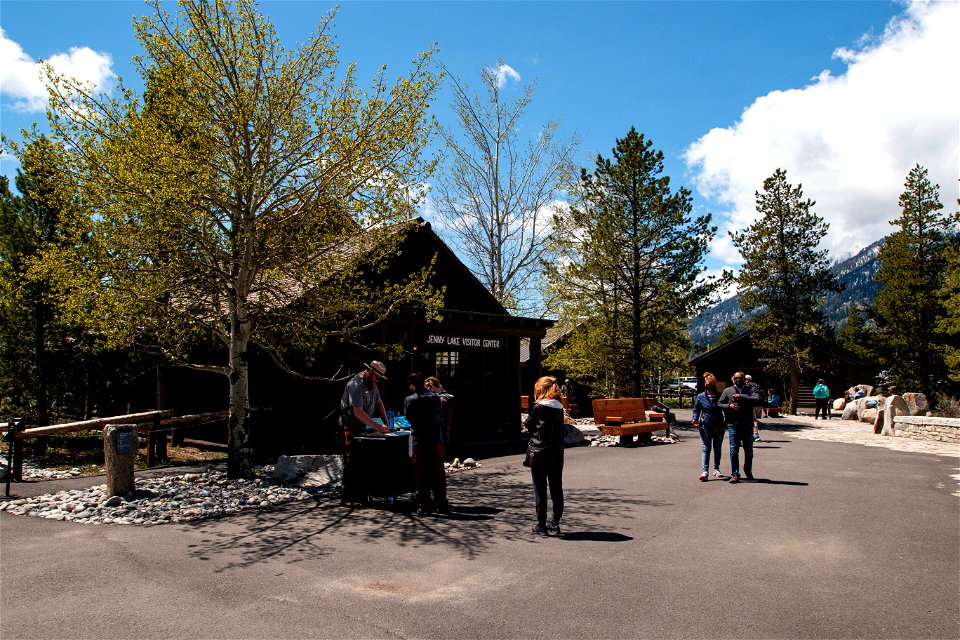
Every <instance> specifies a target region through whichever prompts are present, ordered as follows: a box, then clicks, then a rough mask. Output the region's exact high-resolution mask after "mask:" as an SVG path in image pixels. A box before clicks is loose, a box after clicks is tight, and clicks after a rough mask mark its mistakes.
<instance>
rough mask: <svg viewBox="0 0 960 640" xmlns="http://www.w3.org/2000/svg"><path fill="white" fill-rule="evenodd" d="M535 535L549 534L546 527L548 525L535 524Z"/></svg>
mask: <svg viewBox="0 0 960 640" xmlns="http://www.w3.org/2000/svg"><path fill="white" fill-rule="evenodd" d="M533 535H535V536H545V535H547V529H546V527H544V526H542V525H539V524H538V525H537V526H535V527H534V528H533Z"/></svg>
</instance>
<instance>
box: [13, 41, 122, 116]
mask: <svg viewBox="0 0 960 640" xmlns="http://www.w3.org/2000/svg"><path fill="white" fill-rule="evenodd" d="M47 62H49V63H50V65H51V66H52V67H53V68H54V70H55V71H56V72H57V73H59V74H60V75H64V76H69V77H71V78H74V79H76V80H79V81H80V82H82V83H88V84H92V85H94V86H97V87H103V86H104V85H107V84H109V82H110V81H111V80H112V79H113V78H114V77H115V75H114V73H113V70H112V69H111V65H112V64H113V60H112V59H111V57H110V55H109V54H106V53H99V52H96V51H94V50H92V49H90V48H89V47H71V48H70V50H69V51H67V52H66V53H56V54H53V55H51V56H50V57H49V58H47ZM0 92H2V93H3V94H4V95H6V96H8V97H9V98H11V99H12V101H13V107H14V108H15V109H18V110H22V111H42V110H43V109H44V108H45V107H46V105H47V90H46V87H45V84H44V79H43V72H42V69H41V65H40V63H39V62H37V61H35V60H34V59H33V58H31V57H30V56H29V55H28V54H27V53H26V52H25V51H24V50H23V47H21V46H20V44H19V43H18V42H16V41H14V40H11V39H10V38H8V37H7V34H6V33H5V32H4V31H3V29H0Z"/></svg>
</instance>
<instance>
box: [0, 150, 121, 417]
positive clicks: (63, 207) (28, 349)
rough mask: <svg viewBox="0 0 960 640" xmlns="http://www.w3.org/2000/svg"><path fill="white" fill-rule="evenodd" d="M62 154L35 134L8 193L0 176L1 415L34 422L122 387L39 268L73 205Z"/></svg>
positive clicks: (86, 409) (74, 410) (102, 400)
mask: <svg viewBox="0 0 960 640" xmlns="http://www.w3.org/2000/svg"><path fill="white" fill-rule="evenodd" d="M67 155H68V154H67V152H66V150H64V149H63V148H61V147H59V146H58V145H56V144H54V143H53V142H51V141H50V140H49V139H47V138H45V137H43V136H36V137H35V138H34V140H33V142H32V143H30V144H28V145H25V146H24V147H23V148H22V149H21V153H20V163H21V165H20V169H18V171H17V175H16V178H15V184H16V188H17V191H18V192H19V195H18V196H14V195H13V194H12V193H11V191H10V188H9V183H8V181H7V179H6V178H5V177H4V178H2V179H0V398H2V399H3V406H4V413H5V416H3V417H12V416H18V417H23V418H25V419H26V420H27V422H28V423H29V424H31V425H32V426H37V425H41V426H42V425H47V424H52V423H55V422H58V421H63V420H71V419H80V418H83V417H86V416H87V415H88V414H89V413H90V412H91V411H92V410H93V409H94V407H96V406H100V407H101V408H105V407H104V405H107V406H109V404H110V402H111V401H112V400H113V399H114V398H113V394H112V392H113V391H115V390H117V389H118V388H122V386H123V384H124V382H125V379H126V377H127V375H128V371H127V368H125V367H105V366H103V365H105V364H106V361H107V360H108V359H109V358H110V354H108V353H107V352H105V351H103V350H102V349H101V348H100V346H101V345H100V344H99V343H98V341H97V340H96V339H95V336H93V335H91V334H90V333H89V332H87V331H85V329H84V327H83V326H81V325H78V324H75V323H71V322H69V321H68V320H67V319H66V318H65V317H64V314H63V313H62V310H61V307H60V304H59V300H60V297H59V295H58V293H59V290H58V288H57V287H58V283H57V282H56V281H55V280H52V279H51V278H50V277H49V276H48V275H47V274H46V272H45V270H44V269H42V268H41V267H42V266H43V265H42V258H43V256H44V255H45V254H46V253H48V252H50V251H58V250H62V249H63V248H65V247H66V246H69V245H67V244H66V238H67V237H69V236H70V233H71V230H70V228H69V225H70V221H71V220H72V218H73V215H74V212H75V210H76V209H77V207H78V206H79V191H78V189H77V184H76V182H75V181H74V180H73V179H72V177H71V176H70V175H69V173H67V172H66V171H65V170H64V169H65V167H66V166H67Z"/></svg>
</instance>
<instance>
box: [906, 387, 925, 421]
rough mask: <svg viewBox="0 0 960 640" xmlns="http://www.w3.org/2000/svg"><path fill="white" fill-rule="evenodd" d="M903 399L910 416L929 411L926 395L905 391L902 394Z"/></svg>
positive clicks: (922, 414) (923, 414) (921, 414)
mask: <svg viewBox="0 0 960 640" xmlns="http://www.w3.org/2000/svg"><path fill="white" fill-rule="evenodd" d="M903 401H904V402H906V403H907V408H908V409H909V411H910V414H909V415H911V416H925V415H927V412H928V411H930V403H929V402H928V401H927V396H925V395H923V394H922V393H913V392H907V393H905V394H903Z"/></svg>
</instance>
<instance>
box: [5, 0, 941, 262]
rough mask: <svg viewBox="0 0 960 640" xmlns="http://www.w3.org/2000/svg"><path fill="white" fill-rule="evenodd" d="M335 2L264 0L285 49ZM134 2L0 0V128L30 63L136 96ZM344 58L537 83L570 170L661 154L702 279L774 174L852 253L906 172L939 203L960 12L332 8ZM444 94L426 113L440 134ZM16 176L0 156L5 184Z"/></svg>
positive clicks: (713, 5) (879, 7) (363, 72)
mask: <svg viewBox="0 0 960 640" xmlns="http://www.w3.org/2000/svg"><path fill="white" fill-rule="evenodd" d="M332 6H333V5H332V3H323V2H307V1H302V2H294V1H286V2H279V1H268V2H263V3H261V9H262V10H263V11H264V12H265V13H266V14H267V15H269V16H270V17H271V18H272V19H273V21H274V22H275V24H276V25H277V27H278V30H279V31H280V34H281V36H282V37H283V38H284V40H285V41H286V42H287V43H289V44H291V45H292V44H293V43H294V41H296V40H303V39H304V38H305V37H306V36H307V34H308V33H309V31H310V30H311V29H312V28H313V27H314V26H315V25H316V24H317V23H318V21H319V16H320V15H321V14H323V13H324V12H326V11H328V10H329V9H330V8H331V7H332ZM146 9H147V8H146V6H145V5H143V4H142V3H140V2H128V1H125V0H121V1H115V2H105V1H100V2H92V1H87V2H82V1H81V2H43V1H39V2H38V1H30V2H24V1H16V0H0V28H2V31H3V33H2V41H0V118H2V121H0V125H2V131H3V133H4V134H5V135H7V136H10V137H14V138H16V137H18V136H17V132H18V130H19V129H20V128H21V127H26V126H29V124H30V123H31V122H33V121H35V120H36V121H41V122H42V121H43V113H42V111H41V110H39V109H42V106H43V96H42V93H41V92H40V91H39V90H38V89H37V86H38V85H37V84H36V79H35V78H33V79H31V77H30V76H31V74H34V75H35V73H36V65H35V62H36V61H37V60H38V59H41V58H42V59H47V60H50V61H51V62H53V61H55V60H56V61H57V62H58V64H60V65H63V68H64V69H71V70H73V71H74V72H75V73H76V75H82V74H87V76H85V77H90V78H91V79H94V80H98V81H101V82H109V78H110V76H111V75H120V76H123V78H124V81H125V83H127V84H135V82H134V81H135V75H134V74H133V71H132V67H131V65H130V58H131V56H132V55H134V54H135V53H137V52H138V51H139V47H138V45H137V42H136V40H135V38H134V37H133V29H132V28H131V18H132V17H133V16H134V15H136V14H140V13H143V12H144V11H146ZM336 25H337V29H336V33H337V35H338V39H339V43H340V46H341V55H340V58H341V61H342V62H347V61H355V62H357V63H358V65H359V70H360V77H361V78H363V77H367V78H369V77H370V76H371V74H372V72H373V70H374V69H375V68H376V67H377V66H378V65H379V64H381V63H387V64H388V65H389V67H390V68H391V69H393V70H395V71H396V72H397V73H398V74H399V73H400V72H401V71H402V70H403V69H404V68H406V66H407V65H408V63H409V61H410V59H412V58H413V56H414V55H415V54H416V53H417V52H419V51H422V50H424V49H426V48H427V47H428V46H429V45H430V44H431V43H433V42H436V43H438V45H439V58H440V60H441V61H442V62H443V63H444V64H445V65H446V66H447V68H448V69H449V70H450V71H451V72H452V73H454V74H456V75H457V76H459V77H460V78H462V79H464V80H466V81H467V82H468V83H470V84H472V85H476V84H477V83H478V73H479V70H480V68H481V67H482V66H483V65H492V64H495V63H496V62H497V61H498V60H501V59H502V60H503V62H504V63H505V64H507V65H509V66H510V67H511V68H512V69H513V70H514V71H515V72H516V74H517V75H518V76H519V78H520V80H519V82H517V81H515V80H513V81H510V82H508V84H507V91H519V88H520V84H521V83H525V82H528V81H530V80H536V81H537V91H536V95H535V98H534V103H533V105H532V107H531V109H530V110H529V112H528V116H527V118H526V120H525V124H524V126H525V127H529V130H530V131H531V132H534V131H536V130H537V129H538V128H539V126H540V125H541V124H543V123H544V122H545V121H546V120H547V119H548V118H549V117H557V118H560V119H561V121H562V123H563V128H564V130H565V132H566V133H567V134H570V133H573V132H574V131H575V132H576V133H577V134H578V136H579V137H580V138H581V140H582V146H581V149H580V153H579V158H578V160H579V162H580V164H581V165H583V166H586V167H591V166H592V164H593V161H594V158H595V156H596V154H597V153H602V154H604V155H609V152H610V149H611V148H612V147H613V145H614V141H615V138H617V137H622V136H623V135H624V134H625V133H626V132H627V131H628V130H629V128H630V127H631V126H634V127H636V128H637V130H638V131H640V132H641V133H644V134H645V135H646V136H647V137H648V138H650V139H651V140H652V141H653V143H654V144H655V146H657V147H658V148H660V149H662V150H663V151H664V153H665V155H666V172H667V174H668V175H670V176H671V179H672V181H673V184H674V186H678V185H684V186H687V187H689V188H691V189H692V190H693V192H694V202H695V206H696V208H697V210H698V211H711V212H713V213H714V215H715V218H716V221H717V223H718V224H719V226H720V227H721V234H720V236H719V237H718V240H717V241H716V242H715V243H714V244H713V246H712V251H711V254H710V257H709V259H708V261H707V266H708V267H710V269H711V270H714V269H719V268H721V267H723V266H730V267H734V268H735V267H736V266H737V264H738V262H739V260H738V258H739V256H737V254H736V251H735V250H733V248H732V247H731V245H730V243H729V241H728V239H727V238H726V231H727V230H728V229H740V228H743V227H744V226H746V225H747V224H749V223H750V222H751V220H752V217H753V215H754V212H753V199H754V192H755V191H756V190H758V189H760V188H762V182H763V179H764V178H766V177H768V176H769V175H771V174H772V173H773V171H774V170H775V169H776V168H777V167H783V168H785V169H786V170H787V171H788V176H789V178H790V180H791V182H794V183H797V182H800V183H803V186H804V189H805V192H806V195H807V196H808V197H811V198H813V199H814V200H816V201H817V202H818V205H817V207H816V208H815V210H816V211H817V212H818V213H819V214H820V215H821V216H823V217H824V218H826V219H827V220H828V221H829V222H830V223H831V230H830V235H829V236H828V237H827V238H826V239H825V242H824V246H825V248H828V249H829V250H830V251H831V254H832V255H833V256H834V257H842V256H843V255H848V254H851V253H853V252H855V251H857V250H858V249H860V248H862V247H863V246H866V245H867V244H869V243H871V242H873V241H874V240H877V239H879V238H880V237H882V236H883V235H885V234H887V233H889V231H890V229H891V227H890V226H889V224H887V221H889V220H892V219H893V218H895V217H896V216H897V215H898V210H897V197H898V196H899V193H900V192H901V191H902V185H903V180H904V178H905V176H906V174H907V172H908V171H909V169H910V168H911V167H912V166H913V165H914V164H916V163H920V164H922V165H924V166H926V167H927V168H928V169H929V170H930V173H931V177H932V179H933V180H934V181H935V182H938V183H939V184H940V185H941V201H942V202H943V203H944V204H945V205H947V206H948V207H954V206H955V201H956V198H957V184H958V183H957V179H958V176H960V168H958V165H960V158H958V155H960V152H958V144H960V124H958V122H960V111H958V109H960V107H958V105H960V88H958V87H960V83H958V82H957V81H956V69H957V67H956V60H960V44H958V40H960V38H958V37H957V35H956V34H958V33H960V3H956V2H939V3H936V2H935V3H927V2H914V3H901V2H879V1H878V2H391V3H384V2H343V3H342V6H341V9H340V12H339V14H338V18H337V20H336ZM448 104H449V93H448V92H447V91H446V90H443V91H441V93H440V95H439V96H438V98H437V102H436V103H435V113H436V115H437V117H438V118H439V119H440V121H441V122H442V123H445V124H451V123H452V119H451V112H450V109H449V107H448ZM16 166H17V165H16V161H15V159H14V158H11V157H10V156H9V155H8V154H6V153H4V155H3V156H0V170H2V172H3V173H4V174H5V175H8V176H11V177H12V175H13V174H14V172H15V170H16Z"/></svg>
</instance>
